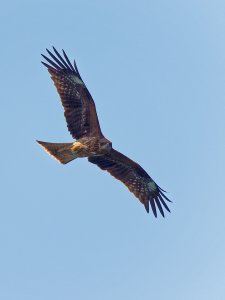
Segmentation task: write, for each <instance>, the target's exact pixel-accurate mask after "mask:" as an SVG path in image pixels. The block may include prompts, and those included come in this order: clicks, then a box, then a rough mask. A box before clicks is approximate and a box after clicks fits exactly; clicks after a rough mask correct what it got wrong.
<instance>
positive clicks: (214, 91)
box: [0, 0, 225, 300]
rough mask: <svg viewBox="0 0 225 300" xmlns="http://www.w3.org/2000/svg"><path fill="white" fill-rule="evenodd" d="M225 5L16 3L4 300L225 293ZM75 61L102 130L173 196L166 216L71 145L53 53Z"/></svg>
mask: <svg viewBox="0 0 225 300" xmlns="http://www.w3.org/2000/svg"><path fill="white" fill-rule="evenodd" d="M224 16H225V2H224V1H222V0H221V1H220V0H214V1H208V0H204V1H203V0H189V1H182V0H171V1H168V0H158V1H147V0H146V1H145V0H139V1H125V0H124V1H123V0H120V1H119V0H114V1H103V0H93V1H84V0H82V1H76V0H73V1H72V0H71V1H68V0H65V1H63V2H62V1H57V0H55V1H52V0H51V1H43V0H41V1H36V2H34V1H25V0H20V1H16V0H15V1H4V3H2V4H1V11H0V20H1V21H0V22H1V26H0V36H1V50H0V52H1V64H0V66H1V72H0V76H1V125H0V131H1V168H0V176H1V200H0V299H4V300H50V299H54V300H61V299H66V300H73V299H79V300H87V299H90V300H115V299H123V300H124V299H129V300H136V299H142V300H148V299H157V300H158V299H159V300H161V299H162V300H164V299H167V300H172V299H173V300H174V299H175V300H176V299H178V300H180V299H182V300H190V299H192V300H199V299H204V300H212V299H219V300H220V299H221V300H222V299H225V235H224V232H225V197H224V195H225V176H224V170H225V159H224V156H225V17H224ZM52 45H54V46H55V47H56V48H57V49H58V50H61V49H62V48H63V49H64V50H65V51H66V52H67V54H68V56H69V57H70V58H71V59H74V58H75V59H76V61H77V64H78V67H79V70H80V73H81V76H82V77H83V79H84V81H85V83H86V85H87V86H88V88H89V91H90V92H91V94H92V96H93V98H94V99H95V103H96V106H97V111H98V116H99V119H100V124H101V128H102V131H103V133H104V134H105V135H106V136H107V137H108V138H109V139H110V140H111V141H112V142H113V145H114V147H115V148H116V149H118V150H119V151H121V152H123V153H124V154H126V155H127V156H129V157H131V158H132V159H134V160H136V161H137V162H139V163H140V164H141V165H142V166H143V167H144V168H145V170H146V171H147V172H148V173H149V174H150V175H151V176H152V177H153V178H154V179H155V181H156V182H157V183H158V184H159V185H160V186H161V187H162V188H163V189H165V190H167V191H168V192H169V194H168V195H169V197H170V198H171V199H172V200H173V203H172V204H171V205H170V208H171V214H169V213H167V214H166V217H165V219H163V218H162V217H159V218H158V219H155V218H154V217H153V215H152V214H147V213H146V212H145V209H144V206H142V205H141V204H140V203H139V201H138V200H137V199H136V198H135V197H134V196H133V194H131V193H130V192H129V191H128V190H127V188H126V187H125V186H123V185H122V184H121V183H120V182H119V181H116V180H115V179H114V178H113V177H111V176H110V175H109V174H107V173H106V172H103V171H101V170H100V169H98V168H97V167H96V166H94V165H92V164H90V163H88V161H87V160H86V159H80V160H76V161H73V162H72V163H70V164H68V165H65V166H63V165H60V164H59V163H58V162H57V161H55V160H54V159H52V158H51V157H50V156H49V155H47V153H46V152H44V151H43V149H42V148H41V147H40V146H39V145H38V144H36V142H35V140H36V139H40V140H44V141H50V142H54V141H55V142H67V141H71V140H72V138H71V136H70V135H69V132H68V131H67V128H66V122H65V120H64V116H63V109H62V106H61V104H60V101H59V97H58V94H57V92H56V89H55V87H54V85H53V83H52V81H51V80H50V77H49V74H48V72H47V70H46V69H45V68H44V67H43V66H42V65H41V63H40V60H41V56H40V54H41V53H44V54H45V53H46V51H45V48H46V47H48V48H51V46H52Z"/></svg>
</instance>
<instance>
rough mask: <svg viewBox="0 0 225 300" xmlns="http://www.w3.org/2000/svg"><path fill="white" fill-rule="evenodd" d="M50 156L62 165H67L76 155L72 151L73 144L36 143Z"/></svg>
mask: <svg viewBox="0 0 225 300" xmlns="http://www.w3.org/2000/svg"><path fill="white" fill-rule="evenodd" d="M37 142H38V144H40V145H41V146H42V147H43V148H44V149H45V150H46V151H47V152H48V153H49V154H50V155H52V156H53V157H54V158H55V159H57V160H58V161H59V162H61V163H62V164H67V163H68V162H70V161H71V160H73V159H75V158H77V156H76V153H75V152H74V151H72V149H71V148H72V146H73V143H47V142H41V141H37Z"/></svg>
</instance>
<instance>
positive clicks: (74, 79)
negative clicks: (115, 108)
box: [42, 47, 103, 139]
mask: <svg viewBox="0 0 225 300" xmlns="http://www.w3.org/2000/svg"><path fill="white" fill-rule="evenodd" d="M46 50H47V52H48V54H49V55H50V57H51V58H52V59H49V58H48V57H46V56H45V55H43V54H42V56H43V57H44V58H45V59H46V61H47V62H48V63H49V64H47V63H45V62H42V63H43V65H45V66H46V67H47V68H48V71H49V73H50V74H51V78H52V80H53V81H54V84H55V86H56V88H57V91H58V93H59V95H60V98H61V101H62V105H63V107H64V115H65V118H66V122H67V127H68V129H69V132H70V133H71V135H72V136H73V137H74V138H75V139H79V138H81V137H85V136H98V137H103V135H102V132H101V129H100V126H99V122H98V116H97V112H96V108H95V103H94V101H93V99H92V97H91V95H90V93H89V91H88V89H87V88H86V86H85V84H84V82H83V80H82V79H81V76H80V74H79V71H78V69H77V66H76V63H75V61H74V66H73V65H72V64H71V62H70V61H69V59H68V57H67V55H66V53H65V52H64V51H63V50H62V51H63V55H64V58H63V57H62V56H61V55H60V54H59V53H58V51H57V50H56V49H55V48H54V47H53V50H54V52H55V55H54V54H53V53H51V52H50V51H49V50H48V49H46Z"/></svg>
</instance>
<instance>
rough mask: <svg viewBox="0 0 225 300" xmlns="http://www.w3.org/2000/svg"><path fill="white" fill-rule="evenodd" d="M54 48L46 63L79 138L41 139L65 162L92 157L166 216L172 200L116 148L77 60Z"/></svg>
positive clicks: (49, 150) (72, 129)
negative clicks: (68, 140) (103, 126)
mask: <svg viewBox="0 0 225 300" xmlns="http://www.w3.org/2000/svg"><path fill="white" fill-rule="evenodd" d="M53 50H54V52H55V54H53V53H51V52H50V51H49V50H47V52H48V54H49V55H50V57H51V59H50V58H48V57H47V56H45V55H42V56H43V57H44V58H45V60H46V61H47V62H48V63H46V62H42V63H43V64H44V65H45V66H46V67H47V68H48V71H49V73H50V74H51V78H52V80H53V81H54V84H55V86H56V88H57V91H58V93H59V95H60V99H61V101H62V105H63V107H64V115H65V118H66V122H67V127H68V130H69V132H70V133H71V135H72V136H73V138H74V139H76V141H74V142H71V143H48V142H41V141H37V142H38V143H39V144H40V145H41V146H43V147H44V148H45V150H46V151H47V152H48V153H49V154H50V155H52V156H53V157H54V158H56V159H57V160H58V161H60V162H61V163H63V164H66V163H68V162H70V161H71V160H73V159H75V158H78V157H88V160H89V162H91V163H93V164H96V165H97V166H98V167H99V168H101V169H102V170H106V171H108V172H109V173H110V174H111V175H112V176H114V177H115V178H116V179H118V180H120V181H121V182H123V183H124V184H125V185H126V186H127V187H128V189H129V190H130V191H131V192H132V193H133V194H134V195H135V196H136V197H137V198H138V199H139V200H140V202H141V203H142V204H144V206H145V209H146V211H147V212H149V203H150V205H151V208H152V211H153V214H154V216H155V217H157V210H156V207H157V208H158V209H159V211H160V213H161V215H162V216H163V217H164V211H163V208H165V209H166V210H167V211H170V210H169V208H168V206H167V204H166V202H165V201H169V202H171V201H170V200H169V199H168V198H167V197H166V196H165V194H164V193H163V192H164V191H163V190H162V189H161V188H160V187H159V186H158V185H157V184H156V183H155V182H154V181H153V179H152V178H151V177H150V176H149V175H148V174H147V173H146V171H145V170H144V169H143V168H142V167H141V166H140V165H139V164H137V163H136V162H134V161H132V160H131V159H129V158H128V157H126V156H125V155H123V154H122V153H120V152H118V151H116V150H115V149H113V148H112V143H111V142H110V141H109V140H108V139H106V138H105V137H104V135H103V134H102V132H101V128H100V125H99V121H98V116H97V112H96V108H95V103H94V101H93V99H92V97H91V95H90V93H89V91H88V89H87V88H86V86H85V84H84V82H83V80H82V78H81V76H80V74H79V71H78V69H77V66H76V63H75V61H74V65H72V64H71V62H70V61H69V59H68V57H67V55H66V53H65V52H64V51H63V50H62V51H63V56H64V57H62V56H61V55H60V54H59V53H58V51H57V50H56V49H55V48H54V47H53Z"/></svg>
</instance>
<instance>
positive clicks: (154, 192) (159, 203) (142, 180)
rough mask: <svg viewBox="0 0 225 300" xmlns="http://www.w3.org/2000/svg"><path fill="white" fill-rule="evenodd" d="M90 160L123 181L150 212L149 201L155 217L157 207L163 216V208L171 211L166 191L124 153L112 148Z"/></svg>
mask: <svg viewBox="0 0 225 300" xmlns="http://www.w3.org/2000/svg"><path fill="white" fill-rule="evenodd" d="M88 160H89V161H90V162H91V163H93V164H96V165H97V166H98V167H99V168H101V169H102V170H106V171H108V172H109V173H110V174H111V175H112V176H114V177H115V178H116V179H118V180H120V181H122V182H123V183H124V184H125V185H126V186H127V187H128V189H129V190H130V191H131V192H132V193H133V194H134V195H135V196H136V197H137V198H138V199H139V200H140V202H141V203H142V204H144V206H145V209H146V211H147V212H149V202H150V205H151V208H152V211H153V213H154V216H155V217H157V210H156V207H158V209H159V211H160V213H161V215H162V216H163V217H164V211H163V208H165V209H166V210H167V211H169V212H170V210H169V208H168V206H167V204H166V202H165V200H166V201H169V202H171V201H170V200H169V199H168V198H167V197H166V196H165V195H164V193H163V192H164V191H163V190H162V189H161V188H160V187H159V186H158V185H157V184H156V183H155V182H154V181H153V180H152V178H151V177H150V176H149V175H148V174H147V173H146V172H145V170H144V169H142V167H141V166H140V165H139V164H137V163H136V162H134V161H132V160H131V159H129V158H128V157H126V156H125V155H123V154H122V153H120V152H118V151H116V150H114V149H112V150H111V152H110V153H108V154H106V155H102V156H94V157H89V158H88Z"/></svg>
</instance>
